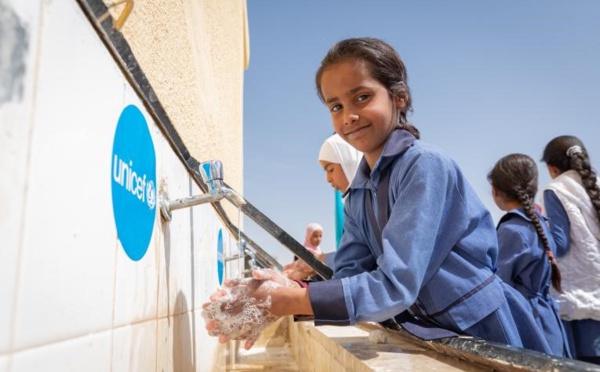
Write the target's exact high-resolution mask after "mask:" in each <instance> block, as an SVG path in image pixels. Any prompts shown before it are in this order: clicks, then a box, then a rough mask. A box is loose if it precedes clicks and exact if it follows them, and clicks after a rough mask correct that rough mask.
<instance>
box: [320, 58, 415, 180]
mask: <svg viewBox="0 0 600 372" xmlns="http://www.w3.org/2000/svg"><path fill="white" fill-rule="evenodd" d="M321 92H322V93H323V97H324V101H325V105H326V106H327V107H328V109H329V112H330V114H331V118H332V120H333V128H334V129H335V131H336V132H337V133H338V134H339V135H340V136H341V137H342V138H343V139H344V140H346V142H348V143H350V144H351V145H352V146H353V147H354V148H356V149H357V150H359V151H362V152H363V153H364V157H365V159H366V161H367V163H368V164H369V166H370V167H371V169H373V166H374V165H375V162H376V161H377V159H378V158H379V155H381V151H382V150H383V146H384V144H385V141H386V140H387V138H388V136H389V135H390V133H391V132H392V131H393V130H394V128H395V126H396V121H397V116H396V111H397V110H398V108H400V107H403V106H404V105H405V103H404V99H402V98H397V99H394V100H392V98H391V97H390V94H389V93H388V91H387V89H386V88H385V86H384V85H383V84H381V83H380V82H379V81H377V80H375V79H374V78H373V77H371V74H370V73H369V69H368V68H367V65H366V64H365V63H364V62H361V61H356V60H354V61H346V62H340V63H337V64H334V65H331V66H329V67H327V69H325V70H324V72H323V74H322V75H321Z"/></svg>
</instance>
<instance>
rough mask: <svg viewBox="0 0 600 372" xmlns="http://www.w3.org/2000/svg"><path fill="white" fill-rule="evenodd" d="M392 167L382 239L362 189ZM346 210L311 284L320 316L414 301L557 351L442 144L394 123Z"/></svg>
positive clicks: (483, 329) (378, 315)
mask: <svg viewBox="0 0 600 372" xmlns="http://www.w3.org/2000/svg"><path fill="white" fill-rule="evenodd" d="M387 167H390V168H389V171H390V172H391V173H390V175H389V176H390V178H389V188H388V192H387V195H388V201H389V206H390V215H389V220H388V222H387V224H386V225H385V228H384V229H383V231H382V242H383V248H380V247H379V244H378V242H377V237H376V235H375V234H374V232H373V229H372V228H371V226H370V223H369V217H368V216H367V212H366V211H365V198H366V197H373V195H374V194H375V192H376V190H377V186H378V183H379V181H380V177H381V172H382V170H385V169H387ZM375 200H376V199H375V198H373V205H374V206H376V205H377V203H376V201H375ZM345 214H346V218H345V224H344V235H343V237H342V240H341V242H340V248H339V250H338V251H337V253H336V256H335V274H334V279H332V280H329V281H325V282H318V283H311V284H310V286H309V296H310V301H311V305H312V308H313V311H314V314H315V323H316V324H335V325H347V324H354V323H356V322H364V321H383V320H385V319H388V318H392V317H394V316H396V315H398V314H400V313H402V312H403V311H405V310H409V309H410V310H409V311H416V310H418V312H419V313H420V315H421V316H423V315H424V316H425V317H426V318H427V320H428V321H430V322H431V323H434V324H436V325H438V326H440V327H442V328H445V329H449V330H452V331H455V332H459V333H463V334H467V335H472V336H477V337H481V338H483V339H487V340H490V341H495V342H499V343H505V344H510V345H513V346H517V347H525V348H528V349H533V350H538V351H542V352H546V353H549V352H551V349H550V347H549V345H548V343H547V342H546V341H545V340H544V336H543V334H542V332H541V330H540V329H539V327H538V326H537V324H536V322H535V320H534V319H533V317H532V315H531V311H530V307H529V304H528V303H527V302H526V300H525V298H524V297H523V296H522V295H521V294H520V293H518V292H517V291H516V290H515V289H514V288H512V287H510V286H508V285H506V284H505V283H504V282H502V280H501V279H499V278H498V277H497V276H496V275H495V274H494V272H495V270H496V269H495V265H496V257H497V252H498V242H497V238H496V231H495V227H494V224H493V221H492V218H491V216H490V214H489V212H488V211H487V210H486V208H485V207H484V206H483V204H482V203H481V201H480V200H479V198H478V197H477V195H476V194H475V192H474V190H473V189H472V188H471V186H470V185H469V183H468V182H467V180H466V179H465V177H464V176H463V174H462V173H461V171H460V170H459V168H458V166H457V165H456V164H455V162H454V161H452V160H451V159H450V158H448V157H447V156H446V155H444V154H442V153H441V152H440V150H438V149H437V148H434V147H433V146H430V145H427V144H425V143H423V142H421V141H418V140H415V138H414V137H413V136H412V135H411V134H410V133H408V132H407V131H405V130H395V131H393V132H392V134H390V136H389V137H388V140H387V142H386V144H385V147H384V149H383V152H382V155H381V156H380V158H379V159H378V161H377V163H376V164H375V166H374V168H373V171H372V172H369V168H368V165H367V164H366V162H365V161H364V159H363V161H362V163H361V165H360V167H359V170H358V172H357V174H356V178H355V179H354V181H353V182H352V184H351V186H350V188H349V196H348V199H347V200H346V204H345ZM375 215H377V211H376V213H375Z"/></svg>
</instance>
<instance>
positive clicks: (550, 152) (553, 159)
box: [542, 136, 600, 364]
mask: <svg viewBox="0 0 600 372" xmlns="http://www.w3.org/2000/svg"><path fill="white" fill-rule="evenodd" d="M542 160H543V161H544V162H545V163H546V165H547V167H548V172H549V173H550V177H551V178H552V182H550V184H549V185H547V186H546V188H545V190H544V194H543V206H544V211H545V213H546V215H547V216H548V218H549V219H550V229H551V232H552V236H553V237H554V240H555V241H556V243H557V260H558V266H559V267H560V269H561V272H562V276H563V280H562V293H555V295H556V298H557V302H558V303H559V305H560V315H561V317H562V319H564V320H565V321H566V322H565V327H566V328H567V332H568V333H570V334H571V335H572V342H573V344H572V347H571V350H572V351H573V354H574V357H575V358H577V359H580V360H584V361H587V362H592V363H596V364H600V222H599V221H600V182H599V180H598V178H597V177H596V172H595V171H594V170H593V169H592V167H591V164H590V159H589V157H588V152H587V150H586V148H585V146H584V145H583V143H582V142H581V140H580V139H579V138H577V137H575V136H560V137H556V138H554V139H553V140H551V141H550V142H549V143H548V144H547V145H546V148H545V149H544V155H543V158H542Z"/></svg>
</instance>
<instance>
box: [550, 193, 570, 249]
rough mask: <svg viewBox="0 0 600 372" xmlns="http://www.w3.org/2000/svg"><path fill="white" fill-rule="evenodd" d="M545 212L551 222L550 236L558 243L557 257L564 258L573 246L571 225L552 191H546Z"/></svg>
mask: <svg viewBox="0 0 600 372" xmlns="http://www.w3.org/2000/svg"><path fill="white" fill-rule="evenodd" d="M544 210H545V213H546V217H548V219H549V220H550V234H551V235H552V237H553V238H554V241H555V242H556V252H554V253H555V254H556V257H562V256H564V255H565V254H567V252H568V251H569V246H570V244H571V241H570V238H569V231H571V223H570V222H569V216H568V215H567V212H566V211H565V208H564V207H563V205H562V203H561V202H560V199H558V196H556V194H555V193H554V191H552V190H546V191H544Z"/></svg>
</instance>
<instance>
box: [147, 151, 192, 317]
mask: <svg viewBox="0 0 600 372" xmlns="http://www.w3.org/2000/svg"><path fill="white" fill-rule="evenodd" d="M168 146H169V145H168V144H167V143H164V144H163V150H164V151H163V157H162V159H161V166H160V167H161V171H160V172H161V174H160V176H159V179H160V181H159V189H160V188H162V190H166V191H167V193H168V198H169V200H176V199H180V198H184V197H189V196H191V195H192V192H191V189H190V187H191V186H190V182H191V181H190V177H189V175H188V173H187V171H186V170H185V168H184V167H183V165H182V164H181V162H180V161H179V159H178V158H177V157H176V156H175V154H173V152H172V150H170V148H168ZM195 208H198V206H196V207H192V208H184V209H178V210H174V211H172V219H171V221H170V222H165V221H162V220H161V228H160V235H159V236H160V241H159V252H158V255H157V256H158V257H157V258H158V261H159V263H158V266H159V271H160V278H159V292H158V293H159V301H158V316H159V317H165V316H167V315H172V314H177V313H181V312H182V311H183V310H182V309H181V308H178V307H177V301H176V299H177V295H178V293H179V292H183V293H185V295H186V297H189V296H190V295H191V293H192V286H193V283H194V278H193V274H192V273H193V271H192V269H193V256H194V253H195V251H194V250H193V249H192V244H191V236H192V232H191V229H190V220H191V215H192V210H193V209H195Z"/></svg>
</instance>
